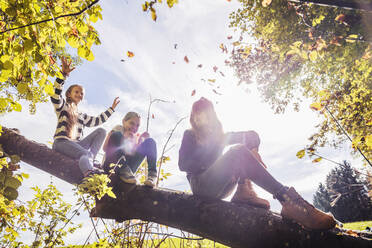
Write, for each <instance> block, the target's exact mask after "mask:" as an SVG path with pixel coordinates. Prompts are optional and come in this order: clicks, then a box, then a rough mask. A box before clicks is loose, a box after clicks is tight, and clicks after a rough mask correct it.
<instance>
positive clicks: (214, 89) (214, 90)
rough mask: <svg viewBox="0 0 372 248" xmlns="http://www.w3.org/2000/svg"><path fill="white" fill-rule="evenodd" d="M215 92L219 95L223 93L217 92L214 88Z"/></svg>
mask: <svg viewBox="0 0 372 248" xmlns="http://www.w3.org/2000/svg"><path fill="white" fill-rule="evenodd" d="M213 92H214V93H216V94H217V95H222V94H221V93H219V92H217V91H216V90H215V89H213Z"/></svg>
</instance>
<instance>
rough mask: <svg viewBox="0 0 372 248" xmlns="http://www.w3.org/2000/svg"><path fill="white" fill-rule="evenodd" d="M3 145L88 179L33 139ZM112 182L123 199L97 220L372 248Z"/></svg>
mask: <svg viewBox="0 0 372 248" xmlns="http://www.w3.org/2000/svg"><path fill="white" fill-rule="evenodd" d="M0 144H1V145H2V147H3V150H4V151H5V152H6V153H7V154H16V155H19V156H20V157H21V160H22V161H24V162H26V163H28V164H30V165H32V166H35V167H37V168H39V169H41V170H43V171H46V172H48V173H50V174H52V175H54V176H57V177H59V178H61V179H62V180H65V181H67V182H69V183H77V182H79V181H80V180H81V179H82V175H81V172H80V170H79V168H78V161H77V160H72V159H69V158H67V157H65V156H64V155H62V154H59V153H57V152H55V151H52V150H51V149H49V148H48V147H46V146H45V145H42V144H38V143H36V142H33V141H30V140H27V139H26V138H25V137H23V136H21V135H19V134H17V133H16V132H14V131H12V130H10V129H7V128H4V127H3V133H2V135H1V136H0ZM112 183H113V185H114V192H115V194H116V196H117V199H113V198H109V197H104V198H103V199H101V200H97V202H96V208H95V209H94V210H93V211H92V213H91V215H92V216H95V217H102V218H108V219H116V220H118V221H124V220H129V219H141V220H145V221H152V222H156V223H159V224H164V225H167V226H171V227H175V228H178V229H182V230H185V231H188V232H191V233H194V234H196V235H199V236H201V237H205V238H209V239H212V240H215V241H217V242H220V243H222V244H225V245H228V246H232V247H252V248H254V247H265V248H270V247H327V248H329V247H338V248H342V247H358V248H362V247H372V241H370V240H367V239H365V238H362V237H354V236H350V235H346V234H345V232H344V231H343V230H341V229H338V228H335V229H333V230H330V231H324V232H315V231H307V230H304V229H303V228H302V227H300V226H299V225H297V224H295V223H292V222H289V221H285V220H283V219H282V218H281V216H280V215H279V214H277V213H274V212H271V211H266V210H264V209H259V208H254V207H250V206H247V205H240V204H234V203H230V202H226V201H222V200H217V199H206V198H201V197H198V196H195V195H191V194H187V193H182V192H179V191H172V190H167V189H151V188H148V187H145V186H141V185H130V184H125V183H123V182H121V181H120V180H118V179H117V178H116V177H113V178H112ZM340 234H341V235H340Z"/></svg>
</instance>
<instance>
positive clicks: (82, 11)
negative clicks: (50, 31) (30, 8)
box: [0, 0, 99, 34]
mask: <svg viewBox="0 0 372 248" xmlns="http://www.w3.org/2000/svg"><path fill="white" fill-rule="evenodd" d="M98 2H99V0H95V1H93V2H92V3H91V4H89V5H88V6H87V7H85V8H83V9H82V10H80V11H78V12H75V13H70V14H65V15H61V16H57V17H55V18H49V19H45V20H42V21H37V22H33V23H29V24H27V25H23V26H18V27H15V28H9V29H5V30H4V31H1V32H0V34H3V33H6V32H9V31H13V30H17V29H20V28H25V27H29V26H33V25H37V24H41V23H44V22H49V21H53V20H54V21H55V20H58V19H59V18H62V17H68V16H78V15H80V14H82V13H84V12H85V11H86V10H88V9H89V8H90V7H92V6H93V5H95V4H96V3H98Z"/></svg>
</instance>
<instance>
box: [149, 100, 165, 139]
mask: <svg viewBox="0 0 372 248" xmlns="http://www.w3.org/2000/svg"><path fill="white" fill-rule="evenodd" d="M155 102H170V101H166V100H162V99H159V98H155V99H152V97H151V95H150V104H149V107H148V109H147V120H146V132H148V131H149V125H150V109H151V105H152V104H153V103H155Z"/></svg>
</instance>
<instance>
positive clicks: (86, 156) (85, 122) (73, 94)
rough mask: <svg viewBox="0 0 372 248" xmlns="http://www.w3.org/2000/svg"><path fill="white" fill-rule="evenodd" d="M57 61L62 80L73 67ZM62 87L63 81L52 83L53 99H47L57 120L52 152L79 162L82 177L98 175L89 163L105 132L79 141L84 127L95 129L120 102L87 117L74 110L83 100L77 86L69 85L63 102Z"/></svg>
mask: <svg viewBox="0 0 372 248" xmlns="http://www.w3.org/2000/svg"><path fill="white" fill-rule="evenodd" d="M61 61H62V71H61V72H62V75H63V77H64V78H66V77H68V76H69V74H70V72H71V71H73V70H74V69H75V67H72V66H71V61H70V62H67V60H66V59H65V58H63V57H62V58H61ZM63 84H64V80H63V79H60V78H57V79H56V82H55V83H54V95H52V96H51V98H50V99H51V101H52V103H53V106H54V108H55V112H56V115H57V118H58V123H57V128H56V132H55V134H54V143H53V150H55V151H57V152H60V153H63V154H65V155H67V156H69V157H71V158H73V159H79V168H80V170H81V172H82V173H83V175H84V177H86V176H90V175H91V174H95V173H101V172H102V171H101V170H99V169H97V168H95V167H93V160H94V158H95V156H96V155H97V153H98V151H99V149H100V148H101V145H102V143H103V141H104V139H105V136H106V131H105V130H104V129H103V128H97V129H96V130H94V131H93V132H92V133H90V134H89V135H88V136H87V137H85V138H83V139H81V137H82V134H83V128H84V127H85V126H87V127H95V126H98V125H101V124H102V123H103V122H105V121H106V120H107V119H108V118H109V117H110V116H111V114H112V113H113V112H114V109H115V108H116V106H117V105H118V104H119V102H120V100H119V98H118V97H116V98H115V99H114V102H113V103H112V106H111V107H110V108H108V109H107V110H106V111H105V112H103V113H101V114H100V115H99V116H97V117H93V116H89V115H87V114H85V113H81V112H79V111H78V109H77V105H78V104H79V103H80V102H81V100H82V99H83V96H84V89H83V87H82V86H81V85H78V84H74V85H71V86H70V87H69V88H68V89H67V91H66V93H65V95H66V99H64V98H63V97H62V88H63Z"/></svg>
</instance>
